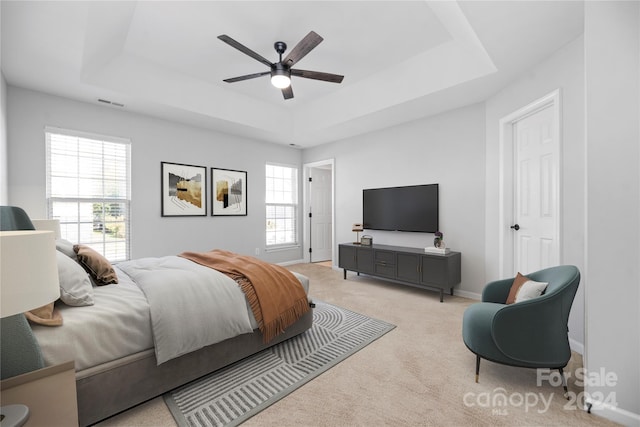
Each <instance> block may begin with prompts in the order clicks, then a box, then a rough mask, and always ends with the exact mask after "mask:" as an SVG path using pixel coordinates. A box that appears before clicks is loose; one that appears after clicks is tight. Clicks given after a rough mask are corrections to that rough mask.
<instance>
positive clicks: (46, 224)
mask: <svg viewBox="0 0 640 427" xmlns="http://www.w3.org/2000/svg"><path fill="white" fill-rule="evenodd" d="M31 222H32V223H33V226H34V227H35V229H36V230H42V231H53V233H54V237H55V238H56V239H61V238H62V234H61V232H60V220H59V219H32V220H31Z"/></svg>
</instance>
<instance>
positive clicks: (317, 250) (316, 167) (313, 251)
mask: <svg viewBox="0 0 640 427" xmlns="http://www.w3.org/2000/svg"><path fill="white" fill-rule="evenodd" d="M334 177H335V170H334V161H333V159H328V160H323V161H318V162H313V163H307V164H305V165H304V183H305V185H304V251H305V258H306V260H307V261H309V262H327V261H329V262H331V263H332V262H333V259H334V244H333V242H334V223H335V212H334V194H335V191H334V183H335V179H334Z"/></svg>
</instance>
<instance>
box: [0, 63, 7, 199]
mask: <svg viewBox="0 0 640 427" xmlns="http://www.w3.org/2000/svg"><path fill="white" fill-rule="evenodd" d="M8 182H9V172H8V170H7V82H6V80H5V79H4V74H2V72H0V205H6V204H7V201H8V200H9V184H8Z"/></svg>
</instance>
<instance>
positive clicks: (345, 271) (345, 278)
mask: <svg viewBox="0 0 640 427" xmlns="http://www.w3.org/2000/svg"><path fill="white" fill-rule="evenodd" d="M342 271H344V280H347V269H346V268H343V269H342Z"/></svg>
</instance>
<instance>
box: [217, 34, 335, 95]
mask: <svg viewBox="0 0 640 427" xmlns="http://www.w3.org/2000/svg"><path fill="white" fill-rule="evenodd" d="M218 38H219V39H220V40H222V41H223V42H225V43H227V44H228V45H229V46H232V47H235V48H236V49H238V50H239V51H240V52H242V53H244V54H245V55H249V56H250V57H252V58H253V59H255V60H257V61H260V62H262V63H263V64H264V65H266V66H267V67H269V69H270V70H269V71H263V72H262V73H254V74H247V75H244V76H238V77H232V78H230V79H224V81H225V82H227V83H235V82H239V81H242V80H249V79H255V78H256V77H262V76H266V75H267V74H271V84H273V85H274V86H275V87H277V88H279V89H282V95H283V96H284V99H291V98H293V89H291V76H296V77H303V78H305V79H314V80H322V81H325V82H331V83H341V82H342V79H343V78H344V76H340V75H338V74H330V73H322V72H320V71H308V70H298V69H295V68H291V67H293V66H294V65H295V64H296V63H297V62H298V61H300V60H301V59H302V58H304V57H305V56H306V55H307V54H308V53H309V52H311V51H312V50H313V49H314V48H315V47H316V46H318V45H319V44H320V42H321V41H322V40H324V39H323V38H322V37H320V36H319V35H318V34H316V33H315V32H313V31H311V32H310V33H309V34H307V35H306V36H305V37H304V38H303V39H302V40H301V41H300V42H299V43H298V44H297V45H296V46H295V47H294V48H293V49H292V50H291V52H289V54H288V55H287V56H286V57H285V58H284V59H282V54H283V53H284V52H285V51H286V50H287V44H286V43H285V42H280V41H278V42H275V43H274V45H273V47H274V48H275V50H276V52H278V55H279V57H280V58H279V60H278V62H270V61H269V60H268V59H266V58H264V57H263V56H261V55H259V54H257V53H256V52H254V51H252V50H251V49H249V48H248V47H246V46H244V45H243V44H241V43H239V42H237V41H235V40H234V39H232V38H231V37H229V36H228V35H226V34H223V35H221V36H218Z"/></svg>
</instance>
